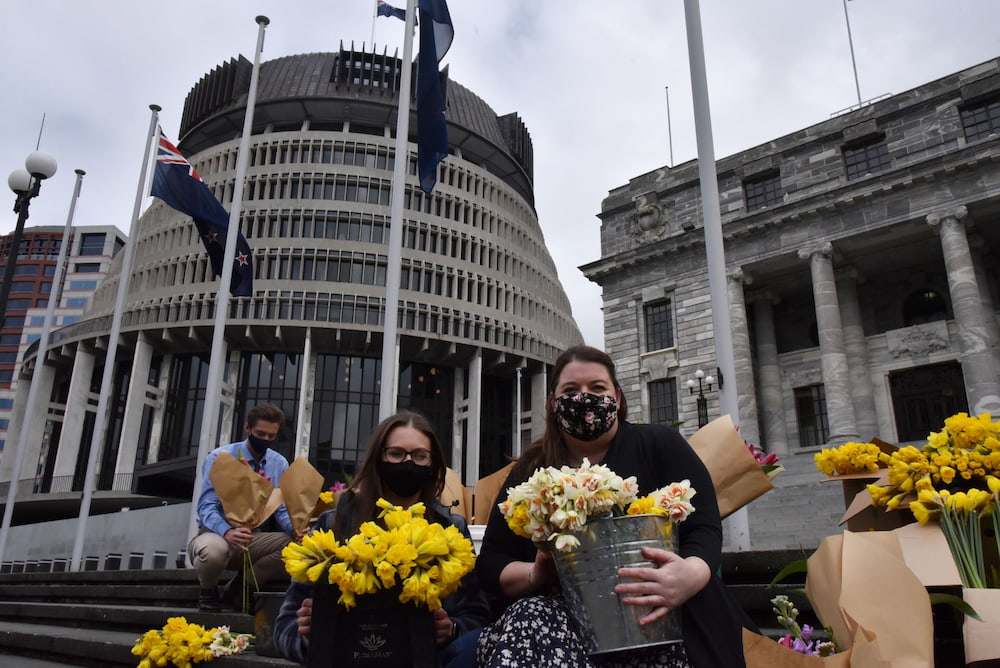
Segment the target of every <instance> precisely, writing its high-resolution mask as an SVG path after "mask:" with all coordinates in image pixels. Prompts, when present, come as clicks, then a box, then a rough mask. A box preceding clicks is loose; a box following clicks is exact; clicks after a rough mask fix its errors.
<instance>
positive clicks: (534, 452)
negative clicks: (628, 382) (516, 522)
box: [516, 346, 628, 474]
mask: <svg viewBox="0 0 1000 668" xmlns="http://www.w3.org/2000/svg"><path fill="white" fill-rule="evenodd" d="M570 362H596V363H597V364H600V365H602V366H603V367H604V368H605V369H607V370H608V376H610V378H611V383H612V384H613V385H614V387H615V390H617V391H618V396H619V397H621V401H619V402H618V420H619V421H622V420H625V417H626V416H627V415H628V406H627V405H626V403H625V393H624V392H622V388H621V385H619V384H618V376H617V375H616V374H615V363H614V361H613V360H612V359H611V356H610V355H608V354H607V353H606V352H604V351H603V350H599V349H597V348H593V347H591V346H573V347H572V348H569V349H567V350H566V351H564V352H563V353H562V354H561V355H559V357H558V358H556V363H555V366H553V367H552V380H551V381H550V382H549V391H548V393H547V394H546V396H545V433H544V434H543V435H542V437H541V438H540V439H538V440H537V441H535V442H534V443H532V444H531V445H530V446H529V447H528V449H527V450H526V451H525V452H524V455H523V456H522V457H521V459H520V461H519V462H518V464H517V466H516V468H518V469H519V470H521V471H522V472H524V471H526V472H527V474H530V473H531V472H532V471H534V470H535V469H536V468H538V467H539V466H564V465H568V464H571V463H572V462H571V461H570V459H571V457H570V453H569V449H568V448H567V447H566V441H565V440H564V439H563V434H562V430H561V429H559V424H558V422H556V414H555V412H554V411H553V410H552V400H553V399H555V398H556V388H557V387H559V378H560V376H562V372H563V369H565V368H566V365H567V364H569V363H570Z"/></svg>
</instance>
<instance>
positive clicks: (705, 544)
mask: <svg viewBox="0 0 1000 668" xmlns="http://www.w3.org/2000/svg"><path fill="white" fill-rule="evenodd" d="M552 378H553V384H552V387H551V391H550V394H549V396H548V401H547V406H546V425H545V433H544V435H543V436H542V438H541V439H539V440H538V441H536V442H535V443H533V444H532V445H531V447H530V448H528V450H527V451H526V452H525V453H524V455H523V456H522V457H521V458H520V460H518V462H517V463H516V465H515V466H514V468H513V470H512V471H511V474H510V476H509V477H508V478H507V480H506V482H505V483H504V484H503V486H502V487H501V490H508V489H510V488H511V487H514V486H516V485H517V484H519V483H521V482H523V481H525V480H527V478H528V477H529V476H530V475H531V474H532V473H533V472H534V471H535V470H536V469H538V468H539V467H546V466H555V467H561V466H571V467H578V466H580V465H581V464H582V462H583V460H584V458H586V459H588V460H589V461H590V463H591V464H604V465H606V466H607V467H609V468H610V469H611V470H612V471H614V472H615V473H616V474H618V475H619V476H621V477H623V478H627V477H629V476H635V477H636V480H637V482H638V486H639V493H640V495H643V494H648V493H650V492H652V491H653V490H655V489H658V488H660V487H663V486H664V485H667V484H669V483H670V482H673V481H677V480H683V479H688V480H690V482H691V486H692V487H693V488H694V489H696V490H697V493H698V496H697V500H696V501H695V512H694V513H692V514H691V516H690V517H689V518H688V519H687V520H686V521H685V522H683V523H681V524H680V525H679V534H678V536H679V549H678V551H677V553H673V552H668V551H666V550H659V549H651V548H643V553H644V554H645V556H646V558H647V559H649V560H650V561H651V562H652V563H653V564H655V567H653V568H624V569H622V570H621V571H620V572H619V575H620V576H621V577H622V580H621V582H620V583H619V584H618V585H616V586H615V593H616V594H618V595H619V596H621V597H622V599H623V602H624V603H626V604H632V605H644V606H653V610H652V612H650V613H649V614H648V615H646V616H645V617H643V618H642V619H641V620H640V623H641V624H648V623H652V622H653V621H655V620H657V619H659V618H661V617H662V616H664V615H666V614H667V613H668V612H669V611H670V610H674V609H678V608H680V609H682V611H683V612H682V614H681V620H682V625H683V642H682V643H675V644H671V645H665V646H660V647H657V648H651V649H645V650H642V649H637V650H631V651H627V652H621V653H618V654H616V655H615V658H614V659H612V660H603V661H601V662H597V661H595V660H593V659H591V658H589V657H588V656H587V654H586V651H585V650H584V647H583V645H582V643H581V641H580V639H579V637H578V636H577V632H578V631H577V627H576V625H575V623H574V622H573V620H572V617H571V615H570V612H569V608H568V606H567V604H566V602H565V600H564V599H563V596H562V593H561V591H560V588H559V582H558V577H557V575H556V570H555V564H554V562H553V560H552V554H551V552H549V551H546V550H539V549H537V548H536V546H535V545H534V544H533V543H532V542H531V541H530V540H528V539H526V538H522V537H520V536H517V535H516V534H514V532H513V531H511V529H510V528H509V527H508V526H507V522H506V521H505V519H504V517H503V515H502V514H501V512H500V510H499V509H498V508H497V507H494V508H493V510H492V513H491V515H490V519H489V523H488V524H487V527H486V533H485V536H484V538H483V546H482V550H481V551H480V556H479V560H478V561H477V563H476V571H477V572H478V574H479V578H480V582H481V583H482V585H483V587H484V588H485V589H486V590H487V592H489V593H491V594H493V595H495V596H497V597H499V598H501V599H502V600H503V601H504V602H505V603H506V604H508V607H507V609H506V611H505V612H504V613H503V615H502V616H501V617H500V618H499V619H498V620H497V621H496V622H495V623H494V624H492V625H491V626H488V627H486V629H485V630H484V631H483V633H482V635H481V636H480V639H479V645H478V656H477V659H478V665H479V666H485V667H494V666H495V667H501V666H503V667H504V668H516V667H524V668H528V667H532V668H534V667H535V666H547V667H548V666H552V667H560V666H563V667H574V668H575V667H577V666H585V667H586V666H595V665H597V666H630V667H638V666H664V667H670V668H688V667H694V668H732V667H739V666H743V665H744V662H743V649H742V640H741V633H742V632H741V627H742V626H743V625H744V624H746V625H749V626H751V628H752V622H749V620H748V619H747V618H746V615H745V614H743V612H742V611H741V610H739V609H738V608H737V607H736V606H735V605H734V604H733V603H732V602H731V601H730V600H729V598H728V595H727V593H726V591H725V588H724V587H723V585H722V582H721V581H720V580H719V579H718V577H716V576H715V575H713V574H714V573H717V572H718V571H719V567H720V564H721V559H722V526H721V520H720V518H719V508H718V504H717V502H716V499H715V494H714V488H713V485H712V480H711V478H710V477H709V474H708V471H707V470H706V469H705V466H704V464H702V462H701V460H700V459H699V458H698V455H697V454H695V452H694V451H693V450H692V449H691V446H689V445H688V443H687V441H685V440H684V438H683V437H682V436H681V435H680V434H679V433H678V432H677V431H676V430H675V429H673V428H672V427H668V426H665V425H640V424H632V423H629V422H627V421H626V420H625V416H626V406H625V396H624V394H623V393H622V390H621V387H620V386H619V385H618V381H617V379H616V378H615V365H614V362H613V361H612V360H611V358H610V357H609V356H608V355H607V354H606V353H604V352H602V351H600V350H597V349H595V348H590V347H588V346H577V347H575V348H570V349H569V350H567V351H566V352H564V353H563V354H562V355H560V356H559V359H557V360H556V364H555V368H554V369H553V373H552ZM505 498H506V491H501V493H500V498H498V499H497V501H498V502H502V501H503V500H504V499H505ZM608 623H621V621H620V620H614V621H609V622H608ZM626 623H627V622H626Z"/></svg>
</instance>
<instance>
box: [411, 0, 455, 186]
mask: <svg viewBox="0 0 1000 668" xmlns="http://www.w3.org/2000/svg"><path fill="white" fill-rule="evenodd" d="M418 8H419V10H420V11H419V12H418V16H419V17H420V53H419V55H418V56H417V176H418V177H419V178H420V187H421V189H423V191H424V192H426V193H429V192H431V191H432V190H434V184H435V183H437V166H438V163H439V162H441V161H442V160H443V159H444V158H445V156H446V155H448V124H447V123H446V122H445V116H444V109H445V99H444V90H443V89H442V87H441V73H440V71H439V70H438V65H439V63H440V62H441V59H442V58H444V54H446V53H447V52H448V49H449V47H451V42H452V39H453V38H454V37H455V28H454V27H453V26H452V24H451V14H449V13H448V3H447V2H445V0H419V3H418Z"/></svg>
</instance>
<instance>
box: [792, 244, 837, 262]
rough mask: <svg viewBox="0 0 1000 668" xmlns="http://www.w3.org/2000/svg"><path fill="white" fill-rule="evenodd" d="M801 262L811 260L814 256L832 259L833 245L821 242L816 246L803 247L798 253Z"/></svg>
mask: <svg viewBox="0 0 1000 668" xmlns="http://www.w3.org/2000/svg"><path fill="white" fill-rule="evenodd" d="M798 255H799V259H800V260H809V259H811V258H812V256H813V255H820V256H822V257H832V256H833V244H831V243H830V242H829V241H820V242H817V243H815V244H810V245H808V246H803V247H802V248H800V249H799V252H798Z"/></svg>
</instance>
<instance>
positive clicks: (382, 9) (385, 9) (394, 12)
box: [376, 0, 406, 21]
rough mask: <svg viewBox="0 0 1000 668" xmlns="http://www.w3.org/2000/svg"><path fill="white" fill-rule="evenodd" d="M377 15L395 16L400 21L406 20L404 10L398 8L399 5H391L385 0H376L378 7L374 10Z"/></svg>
mask: <svg viewBox="0 0 1000 668" xmlns="http://www.w3.org/2000/svg"><path fill="white" fill-rule="evenodd" d="M376 13H377V14H378V16H395V17H396V18H397V19H399V20H400V21H405V20H406V10H405V9H400V8H399V7H393V6H392V5H390V4H389V3H388V2H385V0H378V8H377V10H376Z"/></svg>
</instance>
